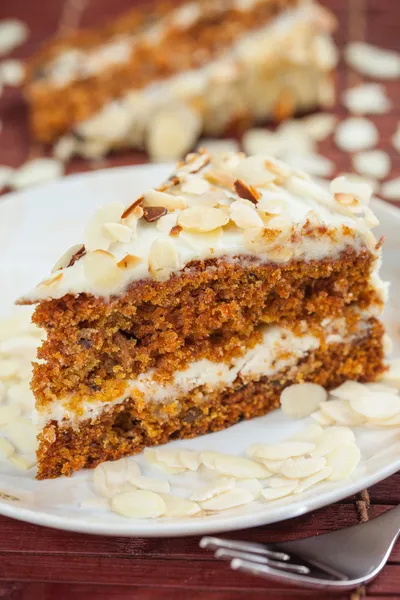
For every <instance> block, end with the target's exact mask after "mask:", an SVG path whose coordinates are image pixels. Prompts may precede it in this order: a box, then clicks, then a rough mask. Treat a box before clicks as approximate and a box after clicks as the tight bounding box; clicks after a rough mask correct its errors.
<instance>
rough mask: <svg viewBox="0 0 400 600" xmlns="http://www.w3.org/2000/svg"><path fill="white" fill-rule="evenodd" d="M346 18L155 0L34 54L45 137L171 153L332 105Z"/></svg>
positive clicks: (101, 149) (74, 147)
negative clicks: (338, 29) (340, 30)
mask: <svg viewBox="0 0 400 600" xmlns="http://www.w3.org/2000/svg"><path fill="white" fill-rule="evenodd" d="M334 25H335V21H334V18H333V17H332V15H331V14H330V13H329V12H328V11H327V10H326V9H325V8H322V7H321V6H319V5H318V4H316V3H315V2H313V1H311V0H197V1H192V2H185V3H180V4H179V5H178V6H176V5H175V6H172V5H170V6H168V5H166V4H165V3H163V4H158V3H147V4H146V5H144V6H141V7H138V8H136V9H134V10H133V11H130V12H129V13H127V14H125V15H124V16H122V17H120V18H119V19H118V20H117V21H115V22H113V23H111V24H108V25H107V26H105V27H103V28H102V29H98V30H85V31H80V32H77V33H75V34H73V35H70V36H69V37H67V38H63V39H60V38H59V39H56V40H53V41H51V42H50V43H48V44H47V46H46V47H45V48H43V49H42V50H41V51H40V52H39V53H38V54H37V55H36V56H34V57H33V58H32V60H31V61H30V64H29V65H28V75H27V79H26V87H25V93H26V97H27V100H28V102H29V106H30V115H31V126H32V131H33V134H34V136H35V138H36V139H37V140H39V141H40V142H44V143H52V144H54V143H56V146H55V152H56V155H58V156H59V157H61V158H63V159H64V160H65V159H67V158H69V157H70V156H72V155H74V154H78V155H83V156H86V157H99V156H103V155H105V154H106V153H107V152H109V151H110V150H113V149H119V148H126V147H133V148H138V149H145V150H146V151H147V152H148V153H149V154H150V157H151V158H152V159H153V160H168V159H174V158H177V157H179V156H181V155H183V154H185V153H186V152H187V151H188V150H189V149H190V148H192V147H193V146H194V145H195V143H196V140H197V139H198V137H199V136H200V135H201V134H202V133H204V134H206V135H213V136H220V135H223V134H224V133H226V132H228V131H232V130H235V127H236V128H238V127H239V128H243V127H246V126H247V125H250V124H251V123H254V122H263V121H268V120H277V121H280V120H283V119H285V118H288V117H291V116H292V115H293V114H295V113H297V112H304V111H308V110H311V109H315V108H317V107H327V106H330V105H331V104H332V103H333V101H334V81H333V69H334V67H335V65H336V60H337V53H336V48H335V46H334V44H333V42H332V39H331V32H332V30H333V28H334Z"/></svg>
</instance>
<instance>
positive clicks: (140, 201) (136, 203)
mask: <svg viewBox="0 0 400 600" xmlns="http://www.w3.org/2000/svg"><path fill="white" fill-rule="evenodd" d="M143 202H144V198H143V196H141V197H140V198H138V199H137V200H135V201H134V202H132V204H131V205H130V206H128V208H126V209H125V210H124V212H123V213H122V215H121V219H126V218H127V217H129V215H130V214H131V213H132V212H133V211H134V210H135V208H137V207H138V206H141V205H142V204H143Z"/></svg>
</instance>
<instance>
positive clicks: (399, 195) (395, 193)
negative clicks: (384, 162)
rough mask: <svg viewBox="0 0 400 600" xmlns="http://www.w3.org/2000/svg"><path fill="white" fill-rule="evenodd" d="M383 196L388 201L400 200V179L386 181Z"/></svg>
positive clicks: (382, 191)
mask: <svg viewBox="0 0 400 600" xmlns="http://www.w3.org/2000/svg"><path fill="white" fill-rule="evenodd" d="M381 194H382V196H383V197H384V198H387V199H388V200H400V177H396V178H395V179H390V180H389V181H385V183H383V184H382V187H381Z"/></svg>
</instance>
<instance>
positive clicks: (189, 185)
mask: <svg viewBox="0 0 400 600" xmlns="http://www.w3.org/2000/svg"><path fill="white" fill-rule="evenodd" d="M181 190H182V192H184V193H186V194H194V195H195V196H199V195H201V194H205V193H206V192H209V191H210V190H211V186H210V184H209V182H208V181H207V179H203V178H202V177H199V176H197V177H192V178H191V179H188V180H186V181H185V183H184V184H183V185H182V187H181Z"/></svg>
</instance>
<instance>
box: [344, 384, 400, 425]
mask: <svg viewBox="0 0 400 600" xmlns="http://www.w3.org/2000/svg"><path fill="white" fill-rule="evenodd" d="M350 405H351V408H352V409H353V410H355V411H356V412H357V413H359V414H360V415H362V416H364V417H367V418H368V419H389V418H390V417H394V416H395V415H397V414H399V413H400V398H399V397H398V396H395V395H394V394H388V393H385V392H371V391H369V390H367V391H366V392H365V393H363V394H362V395H361V396H359V397H354V398H352V399H351V400H350Z"/></svg>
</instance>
